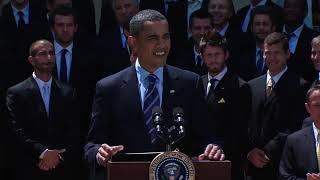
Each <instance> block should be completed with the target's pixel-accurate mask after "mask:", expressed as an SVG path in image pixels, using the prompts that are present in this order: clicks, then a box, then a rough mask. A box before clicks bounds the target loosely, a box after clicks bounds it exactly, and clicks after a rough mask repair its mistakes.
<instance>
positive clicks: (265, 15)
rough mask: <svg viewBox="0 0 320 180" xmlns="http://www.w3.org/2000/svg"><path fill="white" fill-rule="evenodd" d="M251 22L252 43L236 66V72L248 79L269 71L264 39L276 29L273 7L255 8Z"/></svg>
mask: <svg viewBox="0 0 320 180" xmlns="http://www.w3.org/2000/svg"><path fill="white" fill-rule="evenodd" d="M250 22H251V23H250V24H249V26H250V29H251V33H252V34H251V35H252V36H251V39H252V43H249V44H250V45H249V46H248V51H247V52H245V53H244V54H245V55H244V58H243V59H242V61H238V62H237V64H236V67H235V69H236V72H238V73H239V75H240V76H241V77H242V78H243V79H244V80H247V81H249V80H252V79H254V78H256V77H258V76H261V75H262V74H265V73H266V72H267V69H268V68H267V66H266V64H265V63H264V59H263V41H264V39H265V38H266V37H267V36H268V35H269V34H270V33H272V32H274V31H275V29H276V26H275V20H274V15H273V14H272V10H271V8H270V7H267V6H258V7H256V8H254V9H253V10H252V13H251V21H250ZM249 42H250V40H249Z"/></svg>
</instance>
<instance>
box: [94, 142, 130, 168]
mask: <svg viewBox="0 0 320 180" xmlns="http://www.w3.org/2000/svg"><path fill="white" fill-rule="evenodd" d="M123 148H124V147H123V145H119V146H109V145H108V144H102V145H101V146H100V148H99V149H98V153H97V156H96V157H97V161H98V164H100V165H101V166H106V165H107V161H108V160H109V159H110V158H111V157H112V156H114V155H116V154H117V153H118V152H119V151H122V150H123Z"/></svg>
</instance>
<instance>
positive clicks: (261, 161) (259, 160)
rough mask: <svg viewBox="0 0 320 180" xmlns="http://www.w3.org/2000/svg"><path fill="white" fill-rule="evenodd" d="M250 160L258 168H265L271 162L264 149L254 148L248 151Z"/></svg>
mask: <svg viewBox="0 0 320 180" xmlns="http://www.w3.org/2000/svg"><path fill="white" fill-rule="evenodd" d="M248 160H249V161H250V162H251V163H252V164H253V165H254V166H255V167H257V168H263V167H264V166H265V165H267V164H268V163H269V162H270V159H269V158H268V156H267V155H266V154H265V153H264V151H263V150H261V149H258V148H254V149H252V150H251V151H250V152H249V153H248Z"/></svg>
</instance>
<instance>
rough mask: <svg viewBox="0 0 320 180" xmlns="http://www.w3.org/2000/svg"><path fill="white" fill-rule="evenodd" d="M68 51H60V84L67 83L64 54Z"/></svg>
mask: <svg viewBox="0 0 320 180" xmlns="http://www.w3.org/2000/svg"><path fill="white" fill-rule="evenodd" d="M67 52H68V50H66V49H62V50H61V61H60V63H61V64H60V81H61V82H65V83H67V82H68V76H67V62H66V61H67V60H66V54H67Z"/></svg>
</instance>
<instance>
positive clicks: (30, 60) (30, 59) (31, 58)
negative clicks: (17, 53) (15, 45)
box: [28, 56, 34, 66]
mask: <svg viewBox="0 0 320 180" xmlns="http://www.w3.org/2000/svg"><path fill="white" fill-rule="evenodd" d="M33 58H34V57H32V56H29V57H28V61H29V63H30V64H31V65H32V66H33V65H34V61H33Z"/></svg>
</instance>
